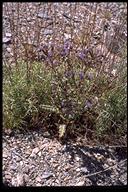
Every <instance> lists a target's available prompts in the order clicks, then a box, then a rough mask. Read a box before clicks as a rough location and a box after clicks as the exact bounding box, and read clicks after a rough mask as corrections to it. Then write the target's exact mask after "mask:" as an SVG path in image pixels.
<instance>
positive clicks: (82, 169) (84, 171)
mask: <svg viewBox="0 0 128 192" xmlns="http://www.w3.org/2000/svg"><path fill="white" fill-rule="evenodd" d="M80 170H81V171H82V172H83V173H85V174H88V173H89V171H88V169H87V168H86V167H81V169H80Z"/></svg>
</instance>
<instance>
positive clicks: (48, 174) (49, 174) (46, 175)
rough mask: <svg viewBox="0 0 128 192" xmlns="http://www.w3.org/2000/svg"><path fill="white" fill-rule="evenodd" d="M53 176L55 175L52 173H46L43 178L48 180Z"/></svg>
mask: <svg viewBox="0 0 128 192" xmlns="http://www.w3.org/2000/svg"><path fill="white" fill-rule="evenodd" d="M52 176H53V173H50V172H44V173H43V175H42V178H43V179H48V178H50V177H52Z"/></svg>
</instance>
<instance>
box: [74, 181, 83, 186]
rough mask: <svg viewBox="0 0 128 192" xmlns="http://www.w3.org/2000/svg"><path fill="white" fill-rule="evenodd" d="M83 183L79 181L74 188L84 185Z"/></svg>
mask: <svg viewBox="0 0 128 192" xmlns="http://www.w3.org/2000/svg"><path fill="white" fill-rule="evenodd" d="M84 183H85V182H84V181H80V182H79V183H77V184H76V185H75V186H83V185H84Z"/></svg>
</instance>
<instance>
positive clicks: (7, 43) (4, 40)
mask: <svg viewBox="0 0 128 192" xmlns="http://www.w3.org/2000/svg"><path fill="white" fill-rule="evenodd" d="M3 44H6V45H10V44H11V39H10V38H9V37H4V38H3Z"/></svg>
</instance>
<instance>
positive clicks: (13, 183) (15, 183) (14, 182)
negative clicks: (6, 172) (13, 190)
mask: <svg viewBox="0 0 128 192" xmlns="http://www.w3.org/2000/svg"><path fill="white" fill-rule="evenodd" d="M11 184H12V186H15V187H16V186H17V182H16V178H15V177H13V178H12V181H11Z"/></svg>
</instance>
